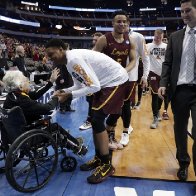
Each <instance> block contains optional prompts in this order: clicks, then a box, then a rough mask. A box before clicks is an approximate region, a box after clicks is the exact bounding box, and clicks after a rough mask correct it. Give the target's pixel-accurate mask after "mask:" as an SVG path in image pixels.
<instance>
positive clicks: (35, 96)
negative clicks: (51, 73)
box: [29, 81, 53, 100]
mask: <svg viewBox="0 0 196 196" xmlns="http://www.w3.org/2000/svg"><path fill="white" fill-rule="evenodd" d="M52 86H53V84H52V82H50V81H49V82H48V83H47V84H46V85H45V86H42V87H40V88H39V89H38V90H36V91H32V92H29V97H30V98H31V99H33V100H37V99H39V98H40V97H41V96H42V95H43V94H44V93H46V92H47V91H48V90H49V89H50V88H51V87H52Z"/></svg>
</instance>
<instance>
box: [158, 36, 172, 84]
mask: <svg viewBox="0 0 196 196" xmlns="http://www.w3.org/2000/svg"><path fill="white" fill-rule="evenodd" d="M172 37H173V36H172V35H171V36H170V39H169V42H168V45H167V49H166V53H165V61H164V62H163V64H162V72H161V80H160V87H167V86H168V85H169V81H170V75H171V70H172V61H173V48H172Z"/></svg>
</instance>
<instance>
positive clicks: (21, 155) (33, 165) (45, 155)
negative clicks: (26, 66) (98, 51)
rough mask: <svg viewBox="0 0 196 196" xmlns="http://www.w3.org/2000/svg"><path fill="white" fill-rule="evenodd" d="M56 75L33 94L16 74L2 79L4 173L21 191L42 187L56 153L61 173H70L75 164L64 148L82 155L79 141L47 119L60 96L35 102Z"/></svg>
mask: <svg viewBox="0 0 196 196" xmlns="http://www.w3.org/2000/svg"><path fill="white" fill-rule="evenodd" d="M57 76H58V70H57V69H55V70H54V72H53V73H52V75H51V78H50V81H49V82H48V84H46V85H45V86H44V87H42V88H40V89H38V90H37V91H34V92H31V91H30V83H29V80H28V78H26V77H25V76H24V75H23V74H22V72H20V71H8V72H7V73H6V75H5V76H4V78H3V82H4V84H5V88H6V89H7V91H8V95H7V97H6V100H5V102H4V104H3V108H1V144H0V145H1V146H0V152H1V153H2V152H4V158H5V159H6V161H5V173H6V177H7V180H8V182H9V183H10V185H11V186H12V187H13V188H15V189H16V190H18V191H21V192H32V191H35V190H38V189H40V188H42V187H43V186H44V185H45V184H47V182H48V181H49V179H50V177H51V176H52V175H53V173H54V170H55V169H56V166H57V163H58V154H59V153H62V154H63V155H64V158H63V160H62V161H61V168H62V170H63V171H73V170H74V169H75V168H76V165H77V162H76V159H75V158H74V157H71V156H67V155H66V149H70V150H72V151H73V153H75V154H77V155H79V156H83V155H85V154H86V153H87V148H86V147H85V146H84V145H83V140H82V139H81V138H78V139H76V138H74V137H73V136H72V135H70V134H69V132H67V131H66V130H64V129H63V128H62V127H61V126H60V125H58V124H57V123H51V122H50V118H41V117H42V115H47V114H50V112H51V110H53V109H54V108H55V107H56V106H57V105H58V103H59V102H60V101H61V97H58V96H55V93H54V96H53V97H52V98H51V100H50V101H48V103H46V104H43V103H39V102H37V101H36V100H37V99H38V98H40V97H41V96H42V95H43V94H44V93H45V92H46V91H47V90H48V89H49V88H51V87H52V83H53V82H54V80H55V79H56V78H57Z"/></svg>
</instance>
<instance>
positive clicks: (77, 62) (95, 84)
mask: <svg viewBox="0 0 196 196" xmlns="http://www.w3.org/2000/svg"><path fill="white" fill-rule="evenodd" d="M67 67H68V70H69V72H70V74H71V75H72V78H73V82H74V85H73V86H72V87H70V88H68V89H64V90H65V91H69V92H71V93H72V96H73V98H75V97H81V96H84V95H88V94H91V93H95V92H97V91H99V90H100V89H101V86H100V82H99V80H98V78H97V76H96V74H95V72H94V71H93V69H92V68H91V67H90V65H87V64H86V62H85V61H84V60H83V59H82V58H80V59H79V58H74V59H73V60H72V61H71V62H70V63H69V64H68V65H67Z"/></svg>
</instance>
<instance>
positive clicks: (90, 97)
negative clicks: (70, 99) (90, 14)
mask: <svg viewBox="0 0 196 196" xmlns="http://www.w3.org/2000/svg"><path fill="white" fill-rule="evenodd" d="M102 35H103V34H102V33H100V32H96V33H94V34H93V40H92V44H93V47H94V46H95V44H96V42H97V40H98V39H99V37H101V36H102ZM86 101H87V102H88V116H87V119H86V121H85V122H84V123H83V124H82V125H81V126H80V127H79V129H80V130H86V129H90V128H92V125H91V120H92V109H91V108H92V104H93V95H87V96H86Z"/></svg>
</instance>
